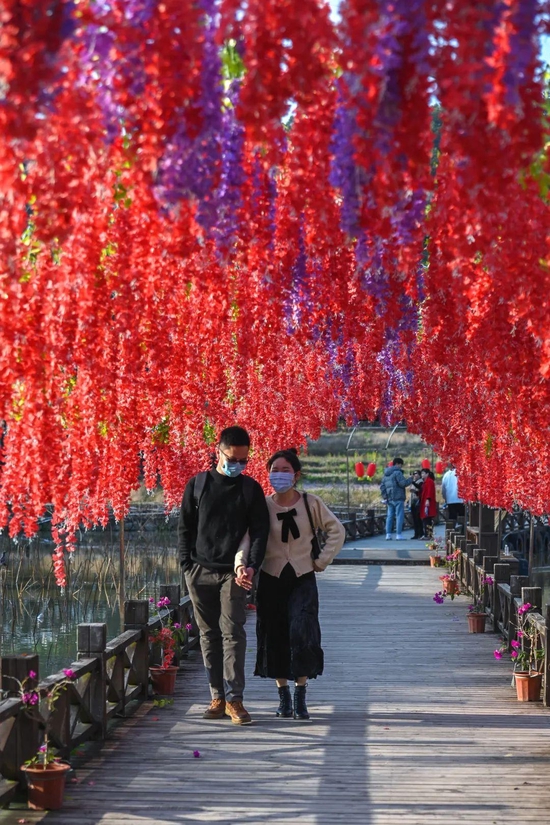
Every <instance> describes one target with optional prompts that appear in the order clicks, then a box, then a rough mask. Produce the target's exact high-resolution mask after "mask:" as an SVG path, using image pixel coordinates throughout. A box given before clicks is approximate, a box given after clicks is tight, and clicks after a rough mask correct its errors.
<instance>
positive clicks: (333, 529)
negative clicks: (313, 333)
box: [239, 450, 346, 719]
mask: <svg viewBox="0 0 550 825" xmlns="http://www.w3.org/2000/svg"><path fill="white" fill-rule="evenodd" d="M267 469H268V470H269V481H270V484H271V486H272V487H273V489H274V490H275V492H274V493H273V495H270V496H268V497H267V507H268V509H269V518H270V529H269V538H268V541H267V551H266V554H265V558H264V561H263V564H262V567H261V570H260V576H259V581H258V591H257V597H256V606H257V611H258V612H257V616H258V621H257V625H256V635H257V639H258V653H257V658H256V669H255V671H254V674H255V676H262V677H264V678H267V679H275V682H276V685H277V688H278V691H279V708H278V710H277V712H276V715H277V716H279V717H281V718H291V717H294V718H295V719H309V712H308V709H307V704H306V685H307V680H308V679H315V678H316V677H317V676H320V675H321V674H322V672H323V664H324V655H323V649H322V648H321V628H320V625H319V594H318V591H317V582H316V579H315V574H316V573H322V572H323V570H325V569H326V568H327V567H328V565H329V564H330V563H331V561H332V560H333V558H334V557H335V556H336V554H337V553H339V551H340V550H341V549H342V545H343V544H344V538H345V535H346V532H345V530H344V527H343V525H342V524H341V523H340V521H339V520H338V519H337V518H336V516H335V515H334V514H333V513H331V511H330V510H329V509H328V507H327V506H326V505H325V504H324V503H323V501H322V500H321V499H320V498H319V497H318V496H315V495H313V494H312V493H307V494H306V493H299V492H298V490H297V489H296V482H297V481H298V479H299V478H300V473H301V469H302V466H301V463H300V459H299V458H298V455H297V453H296V451H294V450H280V451H278V452H276V453H275V454H274V455H272V456H271V458H270V459H269V461H268V462H267ZM318 529H320V530H322V531H323V533H324V534H325V535H326V541H325V544H324V547H323V548H322V550H321V552H320V555H319V556H318V557H317V558H314V557H313V553H312V544H311V542H312V539H313V537H314V534H315V533H316V531H317V530H318ZM239 570H240V571H243V570H244V566H243V567H241V568H240V569H239ZM289 680H292V681H293V682H294V685H295V687H294V696H293V697H292V696H291V694H290V688H289V686H288V682H289Z"/></svg>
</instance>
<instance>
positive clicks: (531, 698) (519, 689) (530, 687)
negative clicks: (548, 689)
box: [514, 673, 542, 702]
mask: <svg viewBox="0 0 550 825" xmlns="http://www.w3.org/2000/svg"><path fill="white" fill-rule="evenodd" d="M514 676H515V679H516V694H517V697H518V702H538V700H539V699H540V690H541V687H542V673H514Z"/></svg>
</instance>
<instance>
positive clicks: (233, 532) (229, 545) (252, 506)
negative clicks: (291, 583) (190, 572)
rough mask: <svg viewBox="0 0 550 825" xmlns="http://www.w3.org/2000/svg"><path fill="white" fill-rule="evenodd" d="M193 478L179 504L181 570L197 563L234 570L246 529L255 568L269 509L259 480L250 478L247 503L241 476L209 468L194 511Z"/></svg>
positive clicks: (260, 556) (263, 545) (266, 530)
mask: <svg viewBox="0 0 550 825" xmlns="http://www.w3.org/2000/svg"><path fill="white" fill-rule="evenodd" d="M195 478H196V476H194V477H193V478H192V479H191V480H190V481H189V482H188V484H187V486H186V488H185V492H184V494H183V501H182V503H181V512H180V520H179V550H180V561H181V565H182V567H183V568H184V570H185V569H186V568H187V567H189V566H190V565H191V564H197V563H198V564H202V566H203V567H207V568H208V569H209V570H219V571H220V572H228V571H230V570H233V566H234V564H235V556H236V554H237V550H238V547H239V544H240V542H241V540H242V538H243V536H244V534H245V533H246V531H247V530H248V531H249V534H250V553H249V557H248V566H249V567H253V568H254V569H255V570H258V569H259V567H260V565H261V563H262V561H263V560H264V556H265V548H266V544H267V537H268V535H269V511H268V509H267V504H266V502H265V496H264V493H263V490H262V488H261V487H260V485H259V484H258V482H257V481H253V479H251V481H252V483H253V485H254V486H253V491H252V496H251V497H249V504H248V506H247V500H246V499H245V496H244V492H243V477H242V476H237V478H229V477H228V476H225V475H222V473H219V472H218V471H217V470H211V471H210V472H209V473H208V474H207V476H206V484H205V485H204V490H203V492H202V495H201V498H200V506H199V509H198V510H197V507H196V503H195ZM249 483H250V482H249Z"/></svg>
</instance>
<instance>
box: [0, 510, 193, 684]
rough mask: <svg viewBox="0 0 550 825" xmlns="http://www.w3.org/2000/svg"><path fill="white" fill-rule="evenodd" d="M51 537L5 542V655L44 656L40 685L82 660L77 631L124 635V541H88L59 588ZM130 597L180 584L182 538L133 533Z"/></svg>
mask: <svg viewBox="0 0 550 825" xmlns="http://www.w3.org/2000/svg"><path fill="white" fill-rule="evenodd" d="M52 549H53V542H52V541H51V539H49V538H48V537H47V536H39V537H35V538H33V539H31V540H24V541H21V542H17V543H15V542H12V541H10V540H8V539H7V538H6V537H4V536H2V537H0V595H1V600H2V601H1V605H0V651H1V654H2V655H3V656H5V655H8V654H12V653H38V654H39V655H40V677H41V678H44V677H45V676H47V675H49V674H50V673H55V672H57V671H58V670H60V669H61V668H63V667H67V666H68V665H69V664H70V663H71V662H73V661H74V660H75V659H76V653H77V644H76V634H77V631H76V628H77V625H78V624H79V623H81V622H105V624H106V625H107V639H113V638H114V637H115V636H117V635H118V634H119V633H120V632H121V630H122V629H123V628H122V627H121V618H120V610H119V604H120V598H121V594H120V540H119V535H118V532H117V531H116V530H114V529H110V528H107V530H106V531H93V532H90V533H85V534H83V536H82V540H81V542H80V543H79V546H78V547H77V549H76V551H75V552H74V553H72V554H71V555H70V556H69V562H68V565H67V574H68V575H67V587H66V588H64V589H60V588H59V587H58V586H57V584H56V583H55V579H54V576H53V570H52V560H51V553H52ZM124 555H125V564H124V570H125V596H126V598H127V599H146V598H149V597H151V596H152V597H154V598H155V599H156V598H158V597H159V589H160V585H161V584H178V583H179V582H180V566H179V561H178V554H177V548H176V536H175V532H174V531H173V530H170V529H166V528H165V529H151V525H149V530H148V531H145V530H135V531H134V532H133V533H126V535H125V541H124Z"/></svg>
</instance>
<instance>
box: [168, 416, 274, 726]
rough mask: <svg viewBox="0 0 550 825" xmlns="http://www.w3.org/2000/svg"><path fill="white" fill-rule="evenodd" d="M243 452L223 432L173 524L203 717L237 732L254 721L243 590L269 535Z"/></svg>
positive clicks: (237, 440) (245, 439) (235, 436)
mask: <svg viewBox="0 0 550 825" xmlns="http://www.w3.org/2000/svg"><path fill="white" fill-rule="evenodd" d="M249 449H250V438H249V435H248V433H247V432H246V430H243V428H242V427H227V428H226V429H225V430H223V431H222V433H221V435H220V440H219V443H218V446H217V448H216V456H217V464H216V466H215V468H213V469H212V470H209V471H208V472H205V473H199V474H198V475H196V476H194V477H193V478H192V479H191V480H190V481H189V482H188V484H187V486H186V488H185V492H184V494H183V501H182V505H181V512H180V521H179V551H180V561H181V565H182V569H183V571H184V573H185V580H186V583H187V587H188V590H189V596H190V597H191V602H192V604H193V610H194V615H195V619H196V621H197V625H198V627H199V631H200V641H201V650H202V656H203V659H204V665H205V668H206V674H207V677H208V683H209V685H210V692H211V696H212V701H211V703H210V706H209V707H208V708H207V710H206V711H205V712H204V714H203V716H204V718H205V719H223V717H224V716H229V717H230V718H231V721H232V722H233V723H234V724H235V725H248V724H250V723H251V721H252V720H251V718H250V714H249V713H248V711H247V710H246V709H245V707H244V705H243V691H244V681H245V679H244V673H245V654H246V633H245V629H244V624H245V619H246V596H247V589H248V588H247V587H244V586H243V583H244V582H245V581H246V582H248V583H249V584H250V586H251V585H252V580H253V577H254V575H255V573H256V572H257V571H258V569H259V568H260V565H261V563H262V561H263V558H264V555H265V549H266V544H267V537H268V534H269V512H268V509H267V505H266V503H265V496H264V493H263V490H262V488H261V487H260V485H259V484H258V482H257V481H254V479H253V478H250V476H242V475H241V473H242V471H243V470H244V469H245V467H246V465H247V463H248V452H249ZM247 534H248V537H247V539H246V542H247V562H246V564H247V566H246V568H244V569H243V570H241V576H240V582H239V583H237V580H236V576H235V572H234V564H235V556H236V555H237V552H238V550H239V547H240V545H241V542H243V539H244V538H245V536H247ZM239 584H240V585H241V586H239Z"/></svg>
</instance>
